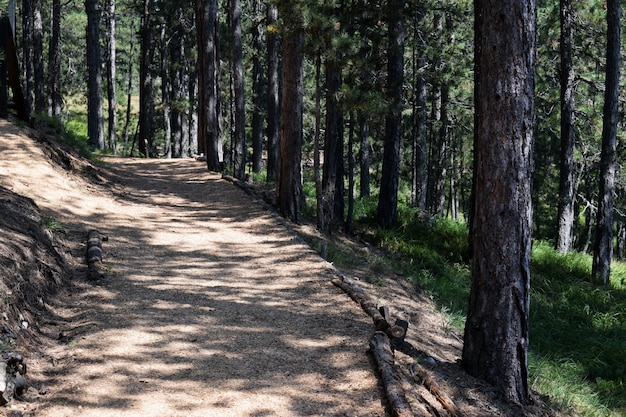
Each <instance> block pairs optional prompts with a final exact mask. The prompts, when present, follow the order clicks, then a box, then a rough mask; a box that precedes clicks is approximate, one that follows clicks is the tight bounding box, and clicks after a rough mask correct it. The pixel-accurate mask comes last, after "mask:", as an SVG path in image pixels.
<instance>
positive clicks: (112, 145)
mask: <svg viewBox="0 0 626 417" xmlns="http://www.w3.org/2000/svg"><path fill="white" fill-rule="evenodd" d="M107 5H108V13H107V51H108V54H107V100H108V104H109V105H108V111H109V117H108V132H107V142H108V143H109V149H110V150H111V152H112V153H113V155H115V154H117V149H116V143H117V64H116V51H115V50H116V47H115V36H116V34H115V23H116V17H115V0H108V1H107Z"/></svg>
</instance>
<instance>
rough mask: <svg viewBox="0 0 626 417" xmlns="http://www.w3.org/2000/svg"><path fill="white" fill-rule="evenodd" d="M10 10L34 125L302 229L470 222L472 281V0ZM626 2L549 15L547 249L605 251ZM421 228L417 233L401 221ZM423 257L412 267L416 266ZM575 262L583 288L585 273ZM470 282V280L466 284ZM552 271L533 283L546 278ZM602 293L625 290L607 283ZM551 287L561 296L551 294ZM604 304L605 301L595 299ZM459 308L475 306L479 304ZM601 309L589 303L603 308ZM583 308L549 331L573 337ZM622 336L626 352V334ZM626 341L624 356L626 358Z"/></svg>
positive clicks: (537, 217) (543, 95) (615, 375)
mask: <svg viewBox="0 0 626 417" xmlns="http://www.w3.org/2000/svg"><path fill="white" fill-rule="evenodd" d="M4 3H5V4H3V5H2V6H3V7H2V9H3V10H8V11H9V12H8V13H7V15H8V17H9V20H11V21H12V22H13V24H12V29H13V31H14V37H15V39H16V43H17V52H18V58H19V62H20V66H21V81H22V88H23V91H24V93H25V99H26V100H25V101H26V106H27V107H28V110H29V113H30V114H31V115H32V121H33V122H45V123H60V124H61V125H62V126H63V128H64V129H66V130H69V131H71V132H72V133H73V134H74V135H77V136H78V137H80V138H81V141H82V142H83V143H85V144H88V145H89V147H90V148H91V149H92V150H97V151H98V152H103V153H111V154H115V155H120V156H135V157H137V156H140V157H148V158H187V157H202V158H203V159H204V160H206V163H207V168H208V169H209V170H212V171H223V172H224V173H225V174H228V175H232V176H234V177H236V178H238V179H241V180H250V179H251V180H252V181H255V182H257V183H268V184H270V185H271V187H274V188H275V189H276V192H275V195H276V205H277V206H278V208H279V210H280V211H281V212H282V213H283V214H285V215H286V216H287V217H289V218H291V219H292V220H295V221H300V220H301V218H302V216H303V214H304V215H311V217H315V218H316V221H317V227H318V228H319V229H320V230H323V231H325V232H327V233H328V234H332V233H335V232H336V231H346V232H351V231H352V230H353V223H354V221H355V220H362V219H361V218H359V216H363V217H367V216H366V215H364V214H363V213H364V210H359V209H358V207H364V206H367V207H370V208H371V207H376V209H375V210H374V211H377V214H374V215H373V216H370V217H371V218H375V220H376V223H377V226H382V229H383V230H384V229H386V228H391V227H396V228H397V229H399V230H400V231H403V232H406V234H407V235H409V234H412V237H413V238H415V236H416V235H417V233H424V234H426V233H431V232H432V229H431V230H430V231H428V230H426V231H424V230H423V229H419V230H420V231H419V232H415V230H418V229H412V227H413V226H412V225H411V224H410V223H411V222H412V221H413V220H419V221H425V223H428V221H430V220H432V219H445V220H452V221H453V222H455V224H460V225H461V227H462V228H463V229H462V232H461V233H458V234H457V235H455V236H463V238H462V239H458V240H456V241H455V242H456V243H457V244H458V245H457V247H455V248H447V249H446V250H447V251H448V253H449V255H448V258H450V259H448V261H450V260H451V259H452V258H454V259H452V260H451V261H450V263H451V264H453V267H454V268H457V267H458V265H464V267H463V268H465V266H466V265H467V263H468V260H469V255H468V252H469V251H468V250H467V248H468V247H467V229H466V228H464V227H465V226H466V225H467V223H468V222H469V220H470V217H471V209H472V204H471V201H472V181H473V175H474V169H473V163H474V161H473V149H474V143H475V142H474V141H475V131H474V129H475V126H474V125H475V123H474V116H475V115H474V108H475V97H474V93H475V86H474V70H475V68H476V67H475V64H476V63H475V62H474V56H475V55H474V53H475V51H474V47H475V39H474V30H475V27H474V10H473V7H474V4H475V3H473V2H472V1H470V0H458V1H453V0H446V1H413V0H411V1H409V0H406V1H403V0H389V1H388V2H382V3H381V2H370V1H367V0H343V1H339V0H336V1H323V2H322V1H314V0H306V1H299V2H288V1H282V0H276V1H266V2H263V1H260V0H249V1H243V2H241V1H239V0H228V1H226V0H220V1H217V0H212V1H201V0H198V1H196V2H194V4H181V3H180V2H171V1H148V0H143V1H139V0H137V1H130V0H124V1H122V0H117V1H116V0H106V1H100V2H98V1H97V0H85V2H84V3H81V2H72V1H69V2H66V3H61V2H60V0H23V1H22V2H20V4H16V3H15V2H14V1H5V2H4ZM615 5H617V9H618V10H619V2H615V1H612V2H611V1H610V2H603V1H578V0H560V1H556V0H550V1H544V0H540V1H537V10H536V11H537V20H536V29H537V36H536V61H535V71H536V73H535V80H534V82H535V84H534V94H535V97H534V157H533V162H534V176H533V178H534V179H533V184H532V206H533V218H532V226H533V239H534V240H535V242H536V243H537V244H536V246H535V248H538V250H543V249H545V248H546V247H547V246H550V247H554V248H556V249H557V250H558V252H559V253H560V254H567V253H573V252H575V253H583V254H586V253H591V252H593V251H594V240H597V239H596V236H595V235H596V231H597V230H600V229H599V228H598V225H601V223H602V222H601V221H597V219H598V212H599V211H600V212H601V211H602V208H601V206H602V204H600V202H601V201H602V200H603V198H604V197H605V196H606V194H607V193H606V192H605V195H602V190H603V186H601V184H602V182H603V180H606V178H605V177H608V176H607V175H605V174H601V172H604V171H601V167H602V165H603V156H604V158H606V157H607V154H608V153H607V151H606V149H604V150H603V139H606V137H607V135H605V134H604V133H605V131H606V130H607V128H606V127H607V125H608V123H607V122H606V121H607V120H609V119H611V116H610V115H609V116H607V114H608V113H607V111H606V109H605V103H606V102H607V100H606V93H607V91H609V90H611V89H609V88H607V86H608V83H607V70H609V69H610V65H607V62H608V60H607V49H608V48H609V47H610V46H611V42H608V41H607V40H608V39H609V36H608V33H609V29H610V28H609V25H607V16H608V15H610V13H609V9H610V8H611V6H615ZM13 11H14V13H13ZM618 17H619V13H618ZM618 23H619V21H618ZM617 26H618V27H617V29H619V25H617ZM617 33H619V30H618V32H617ZM620 36H621V35H620ZM613 44H615V42H613ZM623 44H624V42H621V43H617V45H618V47H620V48H621V46H619V45H623ZM622 51H623V49H622ZM618 55H619V54H618ZM618 64H619V60H618ZM618 75H619V73H618ZM621 84H622V79H619V83H618V85H617V86H615V90H616V91H618V92H621V93H622V95H619V96H618V101H617V114H616V115H615V116H616V118H617V141H616V149H615V154H614V156H615V161H614V162H615V164H614V165H613V168H614V169H615V172H616V176H615V190H614V192H612V191H611V190H609V191H608V194H609V195H611V196H613V197H614V206H611V205H609V211H610V213H611V214H612V216H613V217H612V218H609V220H608V223H609V227H610V229H611V230H612V231H614V233H613V234H612V236H610V237H609V241H611V242H614V257H615V258H617V259H623V258H624V256H626V224H625V219H626V217H625V215H624V206H625V203H626V195H625V190H626V182H625V179H624V177H623V174H622V172H621V169H620V168H621V164H622V161H623V160H624V158H626V155H625V154H624V146H623V143H622V141H621V140H620V139H621V138H620V136H621V132H623V130H624V117H623V114H624V99H623V91H622V89H620V88H619V87H620V86H621ZM603 136H604V138H603ZM281 137H282V138H281ZM285 138H287V140H285ZM605 160H606V159H605ZM613 168H612V169H613ZM611 181H612V178H611ZM611 204H612V203H611ZM405 209H407V210H405ZM408 209H410V210H408ZM365 211H367V209H366V210H365ZM371 211H372V210H370V213H368V214H371ZM403 211H404V212H405V213H411V214H410V216H413V217H412V218H408V217H407V216H406V215H405V216H399V215H398V213H399V212H403ZM605 218H606V217H605ZM457 222H458V223H457ZM596 223H597V224H596ZM457 231H458V229H457ZM382 233H384V231H383V232H382ZM441 237H442V238H443V236H441ZM414 240H416V239H414ZM435 240H436V239H435ZM450 240H452V239H450ZM397 242H399V240H398V239H396V240H395V243H394V244H398V243H397ZM412 243H414V242H412ZM436 243H437V242H430V244H431V246H432V245H436ZM398 245H399V244H398ZM419 256H420V255H419V253H418V254H415V253H413V254H412V257H411V262H413V261H414V260H415V259H418V258H419ZM559 259H560V258H559ZM564 259H569V258H562V259H560V261H559V262H563V260H564ZM569 260H570V261H571V259H569ZM610 260H611V259H610V257H608V259H607V261H608V262H606V264H607V265H608V264H610ZM415 262H416V264H417V263H418V262H417V261H415ZM420 262H422V263H423V264H426V262H423V261H420ZM568 262H569V261H568ZM440 263H442V264H444V263H446V262H440ZM571 264H572V265H574V266H571V268H570V269H565V271H566V272H567V273H568V274H569V275H568V277H567V279H570V278H571V277H572V276H576V273H575V272H572V271H573V270H575V269H576V268H577V266H576V265H575V262H571ZM538 265H540V262H537V261H535V263H534V264H533V267H535V268H539V266H538ZM431 266H432V268H431V267H430V266H429V267H428V268H426V267H425V266H421V267H420V268H421V269H419V270H418V273H417V275H420V276H421V278H423V279H422V281H420V284H421V285H423V284H424V282H427V281H428V280H429V279H430V278H429V276H430V275H429V274H430V273H431V271H433V270H437V269H439V270H441V269H442V268H443V267H442V266H441V265H436V266H435V265H431ZM594 267H595V265H594ZM459 268H460V267H459ZM463 268H460V269H463ZM427 269H428V271H427V272H428V273H424V271H426V270H427ZM460 269H455V271H454V274H453V275H454V276H455V279H456V280H457V281H460V280H461V279H459V278H458V277H459V276H463V275H464V274H465V272H460ZM463 271H465V269H463ZM537 271H538V270H535V271H534V273H535V275H534V276H533V280H535V277H536V276H540V275H541V274H542V272H541V271H539V272H537ZM607 271H608V269H607ZM451 275H452V274H451ZM546 275H547V274H546ZM588 275H590V274H588ZM437 278H438V279H439V278H440V277H437ZM585 280H587V281H589V280H591V277H590V276H585ZM573 281H576V280H575V279H574V280H573ZM596 281H597V282H596V283H603V284H607V283H609V280H608V275H605V276H602V277H600V279H598V280H596ZM622 284H623V282H622ZM585 285H586V284H585ZM533 286H534V287H536V288H537V290H535V291H543V289H542V288H543V287H542V284H541V281H540V280H539V283H538V285H535V284H533ZM567 288H568V290H571V288H574V285H572V286H570V287H567ZM581 288H582V287H581ZM589 288H595V287H584V288H583V289H581V294H582V293H585V292H587V291H588V290H589ZM579 289H580V288H579ZM609 291H610V290H609ZM563 292H566V291H563ZM553 294H556V292H555V291H553V290H545V291H544V292H543V293H542V294H541V295H546V296H548V295H550V296H552V295H553ZM570 294H571V291H570ZM618 295H619V297H622V295H621V292H619V293H617V292H615V293H610V296H609V297H615V298H614V300H615V299H616V298H618ZM459 298H460V299H462V300H463V303H464V306H463V308H466V306H467V299H468V297H467V294H466V293H462V294H461V296H460V297H459ZM620 299H621V298H620ZM550 302H551V303H552V304H550V303H547V302H546V305H543V306H542V309H537V311H538V312H537V313H534V314H535V315H533V317H532V318H531V320H532V321H531V326H532V323H534V322H539V320H538V317H537V315H540V314H542V313H545V312H547V311H549V308H548V307H550V306H554V305H556V301H554V300H552V301H550ZM548 304H550V305H548ZM590 304H591V303H590V302H587V301H585V309H586V308H587V307H588V306H589V305H590ZM613 304H614V306H619V303H618V302H617V301H615V302H614V303H613ZM571 310H572V311H570V310H568V312H567V314H562V313H563V312H559V313H558V314H557V315H556V316H555V317H556V318H555V317H548V318H546V321H548V320H551V322H554V323H556V322H559V320H565V319H564V318H563V317H566V316H571V315H572V314H575V312H574V310H575V309H571ZM526 313H527V312H526ZM570 313H571V314H570ZM576 314H577V313H576ZM615 314H617V316H614V318H615V317H618V316H619V317H621V315H622V313H615ZM619 317H618V318H616V320H618V321H619V320H621V319H619ZM620 323H621V321H620ZM619 326H622V324H620V325H619ZM619 326H618V327H619ZM570 330H571V329H567V331H568V332H569V333H572V332H571V331H570ZM611 331H613V330H611ZM615 331H616V332H617V333H615V334H613V333H610V332H609V333H610V334H608V335H607V337H609V338H611V339H615V340H616V339H617V337H615V336H616V335H617V336H619V335H622V334H623V331H618V330H615ZM580 339H581V338H580V337H577V338H576V341H579V340H580ZM620 343H621V342H619V343H617V344H616V348H615V350H614V351H613V352H620V355H621V353H623V349H622V345H621V344H620ZM582 350H585V351H588V349H587V347H584V348H581V351H582ZM551 352H552V351H551ZM553 355H554V356H555V357H561V356H564V353H563V352H562V351H560V350H559V351H558V353H554V354H553ZM609 356H610V358H605V357H602V358H600V359H598V360H599V365H598V366H600V367H601V368H602V372H599V373H595V374H594V372H591V371H589V372H587V374H588V375H587V376H585V378H586V377H589V375H595V376H594V377H593V378H592V377H589V378H591V379H594V378H600V379H601V378H606V379H607V380H610V381H611V384H610V385H611V387H610V390H611V391H615V389H616V388H615V387H622V388H617V389H622V391H623V381H624V366H623V360H622V359H620V358H618V356H615V355H613V354H611V355H609ZM598 358H599V357H598ZM550 359H552V358H550ZM572 361H574V360H572ZM544 367H547V366H545V364H544ZM605 371H606V372H605ZM585 372H586V371H585ZM596 374H597V375H601V376H597V375H596ZM594 380H595V379H594ZM600 382H601V381H600ZM620 398H621V397H620ZM620 401H622V399H620ZM620 404H621V403H620Z"/></svg>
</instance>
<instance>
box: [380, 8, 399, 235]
mask: <svg viewBox="0 0 626 417" xmlns="http://www.w3.org/2000/svg"><path fill="white" fill-rule="evenodd" d="M387 14H388V25H389V29H388V30H389V35H388V36H389V44H388V48H387V90H388V100H389V110H388V111H387V116H386V118H385V144H384V150H383V169H382V178H381V181H380V196H379V198H378V212H377V218H378V224H379V225H381V226H383V227H391V226H394V225H395V224H396V221H397V216H398V180H399V175H400V142H401V131H402V83H403V78H404V0H389V2H388V5H387Z"/></svg>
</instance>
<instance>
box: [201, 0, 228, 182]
mask: <svg viewBox="0 0 626 417" xmlns="http://www.w3.org/2000/svg"><path fill="white" fill-rule="evenodd" d="M196 20H197V23H196V27H197V35H198V149H199V150H200V151H202V150H204V153H205V156H206V163H207V169H208V170H209V171H216V172H219V171H221V170H222V165H221V158H220V152H221V150H220V147H221V146H220V137H219V126H218V116H217V115H218V109H217V91H218V90H217V80H216V73H217V71H216V65H217V58H216V55H217V42H216V41H215V39H216V33H217V0H209V1H202V0H196Z"/></svg>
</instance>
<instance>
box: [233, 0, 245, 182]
mask: <svg viewBox="0 0 626 417" xmlns="http://www.w3.org/2000/svg"><path fill="white" fill-rule="evenodd" d="M230 17H231V22H230V24H231V28H230V30H231V34H232V67H231V69H232V73H233V89H234V93H235V94H234V99H235V100H234V107H235V120H234V122H235V126H234V129H233V132H234V140H233V142H234V155H233V157H234V160H233V169H234V174H235V175H234V176H235V178H238V179H240V180H243V179H244V178H245V175H246V101H245V95H244V78H243V46H242V44H241V42H242V40H241V2H240V1H239V0H230Z"/></svg>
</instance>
